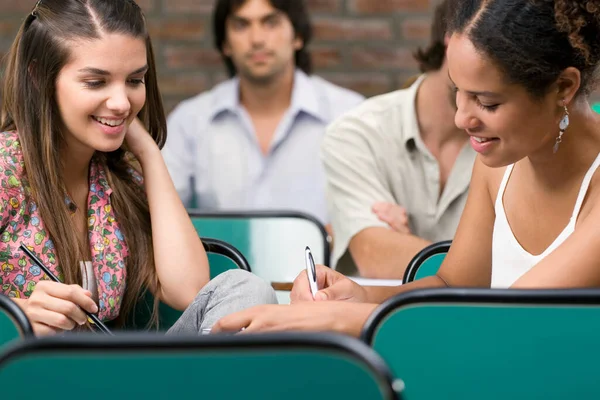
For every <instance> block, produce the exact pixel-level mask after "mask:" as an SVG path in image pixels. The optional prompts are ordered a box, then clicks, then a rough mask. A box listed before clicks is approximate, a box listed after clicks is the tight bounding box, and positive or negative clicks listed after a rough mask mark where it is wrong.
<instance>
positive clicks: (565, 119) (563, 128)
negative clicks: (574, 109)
mask: <svg viewBox="0 0 600 400" xmlns="http://www.w3.org/2000/svg"><path fill="white" fill-rule="evenodd" d="M563 104H564V105H563V107H564V108H565V116H564V117H563V118H562V119H561V120H560V124H558V127H559V128H560V132H559V133H558V137H557V138H556V143H554V154H556V152H557V151H558V146H560V144H561V143H562V136H563V135H564V134H565V131H566V130H567V128H568V127H569V123H570V121H569V110H568V109H567V103H566V102H565V101H564V100H563Z"/></svg>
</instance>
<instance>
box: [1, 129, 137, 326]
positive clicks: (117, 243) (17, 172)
mask: <svg viewBox="0 0 600 400" xmlns="http://www.w3.org/2000/svg"><path fill="white" fill-rule="evenodd" d="M131 173H132V175H133V176H134V178H135V180H136V181H137V182H138V183H139V184H140V185H143V179H142V177H141V175H140V174H139V173H137V171H135V170H134V169H133V168H131ZM0 185H1V189H0V218H1V221H0V285H1V290H0V293H3V294H4V295H6V296H9V297H16V298H28V297H29V296H30V295H31V293H32V292H33V289H34V288H35V285H36V283H37V282H39V281H40V280H42V279H48V278H47V277H46V276H45V274H44V273H43V271H41V270H40V268H39V267H37V266H36V265H34V264H33V263H32V262H31V260H30V259H29V258H28V257H27V256H26V255H25V254H24V253H23V252H22V251H20V250H19V246H20V245H21V243H24V244H25V245H26V246H27V247H29V249H31V250H32V251H33V252H34V253H35V254H36V255H37V256H38V257H39V258H40V260H41V261H42V262H43V263H44V264H45V265H47V266H48V267H49V268H50V270H52V272H53V273H54V274H55V275H56V276H58V278H59V279H61V280H62V279H63V274H62V271H61V268H60V264H59V262H58V260H57V256H56V252H55V250H54V244H53V243H52V240H50V238H49V236H48V233H47V232H46V230H45V228H44V222H43V221H42V220H41V217H40V214H39V211H38V209H37V205H36V203H35V201H33V200H32V199H31V197H30V196H29V194H30V192H31V188H30V186H29V184H28V181H27V174H26V172H25V170H24V162H23V154H22V152H21V145H20V143H19V137H18V135H17V133H16V132H3V133H0ZM111 192H112V190H111V188H110V187H109V185H108V182H107V179H106V173H105V171H104V168H103V166H102V165H101V164H100V163H98V162H96V160H95V159H92V161H91V163H90V173H89V193H88V201H87V206H88V234H89V243H90V251H91V255H92V260H91V261H92V266H93V271H94V275H95V277H96V281H97V287H98V293H97V298H98V300H99V301H98V303H99V304H98V308H99V312H98V315H99V318H100V319H102V320H111V319H115V318H116V317H117V316H118V315H119V309H120V306H121V299H122V298H123V293H124V291H125V263H126V262H127V256H128V254H129V250H128V248H127V244H126V243H125V239H124V237H123V234H122V232H121V230H120V227H119V223H118V221H116V220H115V215H114V213H113V210H112V207H111V204H110V194H111ZM28 199H29V200H28ZM65 207H68V208H69V210H70V211H71V212H72V213H73V212H75V211H76V207H75V204H74V203H72V201H71V200H70V199H69V197H68V196H65ZM94 297H96V296H94Z"/></svg>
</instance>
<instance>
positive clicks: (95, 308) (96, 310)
mask: <svg viewBox="0 0 600 400" xmlns="http://www.w3.org/2000/svg"><path fill="white" fill-rule="evenodd" d="M92 310H94V311H93V313H97V312H98V306H97V305H95V304H94V307H92Z"/></svg>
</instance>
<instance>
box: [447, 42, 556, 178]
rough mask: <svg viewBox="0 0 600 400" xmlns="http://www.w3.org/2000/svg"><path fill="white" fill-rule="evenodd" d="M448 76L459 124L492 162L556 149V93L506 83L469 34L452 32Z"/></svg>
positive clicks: (487, 161) (496, 164)
mask: <svg viewBox="0 0 600 400" xmlns="http://www.w3.org/2000/svg"><path fill="white" fill-rule="evenodd" d="M447 57H448V69H449V76H450V79H451V80H452V82H453V84H454V85H455V87H456V104H457V112H456V117H455V123H456V125H457V126H458V127H459V128H461V129H464V130H466V131H467V133H468V134H469V136H471V145H472V146H473V148H474V149H475V151H477V152H478V153H480V155H481V159H482V161H483V162H484V163H485V164H486V165H488V166H490V167H501V166H505V165H508V164H512V163H515V162H517V161H518V160H520V159H522V158H524V157H528V156H532V155H534V154H536V153H544V154H545V153H548V154H552V147H553V145H554V142H555V140H556V136H557V135H558V120H559V118H560V116H559V115H558V114H557V99H556V96H555V95H553V94H551V93H552V91H551V92H549V94H548V95H546V96H544V97H542V98H540V99H537V98H533V97H532V96H531V95H530V94H529V93H528V92H527V91H526V90H525V89H524V88H523V87H521V86H519V85H513V84H508V83H506V80H505V79H504V77H503V75H502V73H501V72H500V70H499V69H498V68H497V67H496V66H495V65H494V63H493V62H491V61H490V60H489V59H488V58H486V57H484V56H482V55H481V54H480V53H479V52H478V51H477V50H476V49H475V47H474V46H473V44H472V42H471V41H470V40H469V39H468V37H467V36H465V35H461V34H454V35H452V37H451V38H450V41H449V43H448V50H447Z"/></svg>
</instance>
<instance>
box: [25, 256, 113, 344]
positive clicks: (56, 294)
mask: <svg viewBox="0 0 600 400" xmlns="http://www.w3.org/2000/svg"><path fill="white" fill-rule="evenodd" d="M20 248H21V250H22V251H23V252H24V253H25V254H26V255H27V256H28V257H29V258H30V259H31V260H32V261H33V263H34V264H35V265H37V266H38V267H39V268H40V269H41V270H42V271H43V272H44V273H45V274H46V275H47V276H48V277H49V278H50V279H51V280H52V282H50V281H40V282H38V283H37V284H36V286H35V289H34V291H33V293H32V294H31V296H30V297H29V298H28V299H27V300H20V301H17V304H18V305H19V306H21V308H23V309H24V311H25V314H27V317H28V318H29V320H30V321H31V323H32V325H33V328H34V331H35V333H36V335H50V334H56V333H60V332H61V331H70V330H72V329H74V328H75V326H77V325H84V324H85V323H86V322H87V321H88V318H89V319H90V320H91V321H92V322H93V323H94V325H95V326H96V327H97V328H98V330H100V331H102V332H104V333H107V334H111V335H112V333H111V332H110V330H109V329H108V328H107V327H106V326H105V325H104V324H103V323H102V322H101V321H100V320H99V319H98V317H97V316H96V315H94V313H97V312H98V306H97V305H96V303H94V300H92V298H91V296H92V294H91V293H90V292H89V291H87V290H84V289H83V288H82V287H81V286H78V285H66V284H64V283H61V282H60V280H59V279H58V278H57V277H56V276H55V275H54V274H53V273H52V271H51V270H50V269H48V267H47V266H45V265H44V264H43V263H42V262H41V261H40V260H39V259H38V258H37V256H36V255H35V254H33V252H31V250H29V249H28V248H27V247H26V246H25V245H23V244H21V246H20Z"/></svg>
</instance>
